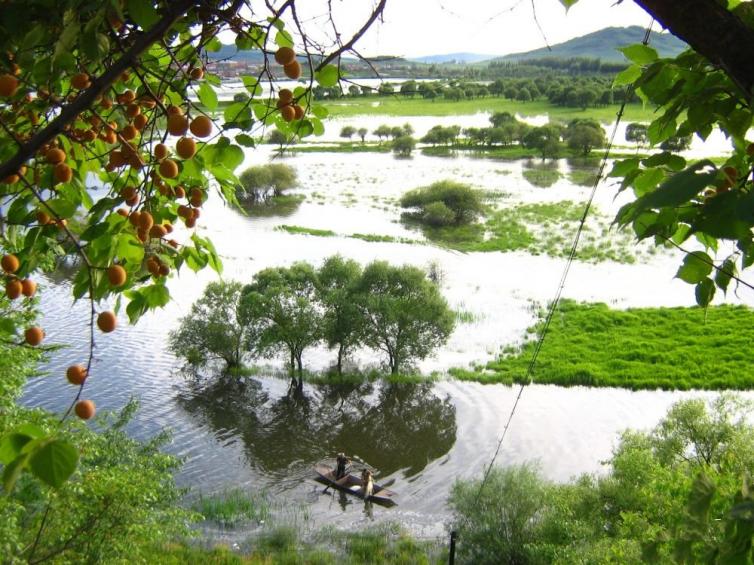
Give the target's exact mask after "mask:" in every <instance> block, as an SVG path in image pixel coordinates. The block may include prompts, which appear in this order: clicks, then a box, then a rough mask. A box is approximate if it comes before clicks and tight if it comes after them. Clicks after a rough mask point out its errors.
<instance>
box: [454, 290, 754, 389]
mask: <svg viewBox="0 0 754 565" xmlns="http://www.w3.org/2000/svg"><path fill="white" fill-rule="evenodd" d="M543 314H544V313H541V315H540V321H539V322H538V323H537V325H536V326H535V327H533V328H531V329H530V334H529V336H528V338H529V339H528V340H527V341H525V342H524V343H523V345H522V346H520V347H518V348H508V349H507V350H506V351H504V352H503V354H502V355H501V356H500V358H498V359H497V360H495V361H492V362H490V363H488V364H487V365H484V366H479V367H475V368H474V369H471V370H469V369H454V370H452V371H451V374H452V375H453V376H454V377H456V378H458V379H466V380H478V381H482V382H502V383H514V382H522V381H523V380H524V379H525V376H526V369H527V366H528V364H529V362H530V360H531V356H532V352H533V350H534V347H535V338H536V337H537V335H538V334H539V332H541V331H542V328H543V322H542V316H543ZM752 343H754V310H752V309H750V308H747V307H744V306H729V305H723V306H714V307H710V308H709V309H708V311H707V313H706V315H705V312H704V310H702V309H700V308H631V309H628V310H612V309H610V308H609V307H608V306H607V305H605V304H581V303H576V302H574V301H569V300H566V301H563V302H562V303H561V304H560V307H559V309H558V311H557V312H556V314H555V316H554V318H553V320H552V324H551V326H550V329H549V331H548V333H547V336H546V339H545V341H544V345H543V347H542V350H541V352H540V354H539V358H538V360H537V364H536V369H535V372H534V381H535V382H538V383H547V384H556V385H560V386H575V385H584V386H594V387H603V386H614V387H622V388H630V389H657V388H660V389H681V390H688V389H715V390H717V389H742V390H745V389H751V388H754V370H752V365H751V355H750V352H751V344H752Z"/></svg>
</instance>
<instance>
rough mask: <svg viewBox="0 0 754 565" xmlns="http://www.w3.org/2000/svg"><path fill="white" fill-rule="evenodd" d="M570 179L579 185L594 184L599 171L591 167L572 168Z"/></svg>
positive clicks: (569, 174)
mask: <svg viewBox="0 0 754 565" xmlns="http://www.w3.org/2000/svg"><path fill="white" fill-rule="evenodd" d="M568 180H569V181H571V182H572V183H573V184H577V185H579V186H593V185H594V181H595V180H597V171H596V170H593V169H592V170H590V169H571V171H570V172H569V173H568Z"/></svg>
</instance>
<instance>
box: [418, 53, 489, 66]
mask: <svg viewBox="0 0 754 565" xmlns="http://www.w3.org/2000/svg"><path fill="white" fill-rule="evenodd" d="M495 57H497V55H482V54H480V53H446V54H444V55H426V56H424V57H410V58H409V59H408V60H409V61H411V62H414V63H427V64H429V65H432V64H442V63H479V62H480V61H487V60H489V59H494V58H495Z"/></svg>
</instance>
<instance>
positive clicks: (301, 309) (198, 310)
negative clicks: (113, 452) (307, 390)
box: [170, 255, 455, 386]
mask: <svg viewBox="0 0 754 565" xmlns="http://www.w3.org/2000/svg"><path fill="white" fill-rule="evenodd" d="M454 323H455V322H454V317H453V314H452V312H451V310H450V308H449V307H448V303H447V302H446V300H445V299H444V298H443V297H442V295H441V294H440V291H439V289H438V287H437V285H436V284H434V283H433V282H432V281H430V280H429V279H428V278H427V275H426V273H425V272H424V271H422V270H421V269H419V268H416V267H412V266H408V265H403V266H400V267H397V266H391V265H389V264H388V263H386V262H384V261H375V262H373V263H370V264H369V265H367V266H366V267H365V268H363V269H362V267H361V266H360V265H359V263H357V262H356V261H353V260H348V259H344V258H342V257H340V256H338V255H336V256H333V257H330V258H328V259H327V260H325V262H324V263H323V264H322V266H321V267H320V268H319V269H315V268H314V267H313V266H312V265H310V264H309V263H304V262H300V263H295V264H294V265H292V266H291V267H274V268H268V269H264V270H262V271H260V272H259V273H257V274H256V275H255V276H254V280H253V281H252V282H251V283H250V284H248V285H245V286H244V285H242V284H241V283H239V282H232V281H228V282H214V283H210V284H209V285H208V286H207V288H206V289H205V292H204V295H203V296H202V297H201V298H200V299H199V300H198V301H197V302H196V303H195V304H194V305H193V306H192V308H191V312H190V313H189V314H188V315H187V316H186V317H184V318H182V319H181V321H180V324H179V327H178V329H177V330H175V331H174V332H172V333H171V335H170V347H171V349H172V351H174V352H175V354H176V355H178V356H180V357H182V358H184V359H185V360H186V361H187V362H188V363H189V364H190V365H192V366H194V367H202V366H205V365H207V364H210V363H212V362H214V361H222V362H223V363H224V365H225V367H226V368H235V367H239V366H240V365H242V363H243V361H244V359H245V358H246V357H247V356H251V357H259V358H261V357H269V356H272V355H277V354H283V355H285V358H286V360H287V362H288V365H289V368H290V371H291V377H292V379H293V380H294V382H297V384H298V385H299V386H300V385H301V375H302V372H303V354H304V351H305V350H306V349H308V348H310V347H313V346H315V345H317V344H319V343H324V344H326V345H327V346H328V347H330V348H333V349H335V350H336V351H337V359H336V362H335V370H336V371H337V372H338V373H339V374H340V373H341V372H342V370H343V363H344V361H345V360H346V359H347V358H348V356H349V354H350V353H351V352H353V351H354V350H355V349H357V348H358V347H369V348H372V349H375V350H378V351H381V352H382V353H384V354H385V355H386V357H387V365H388V368H389V369H390V372H391V373H392V374H396V373H398V371H399V370H401V369H404V368H406V367H407V366H409V365H410V364H411V363H412V362H414V361H416V360H419V359H424V358H425V357H427V356H428V355H430V354H431V353H432V352H433V351H434V350H435V348H437V347H439V346H440V345H442V344H444V343H445V342H446V341H447V339H448V338H449V336H450V334H451V332H452V331H453V327H454ZM296 372H297V373H298V376H299V379H298V381H296V378H295V373H296Z"/></svg>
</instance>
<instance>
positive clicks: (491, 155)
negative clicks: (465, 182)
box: [421, 144, 540, 161]
mask: <svg viewBox="0 0 754 565" xmlns="http://www.w3.org/2000/svg"><path fill="white" fill-rule="evenodd" d="M421 153H422V155H427V156H429V157H455V156H456V155H459V154H461V153H462V154H463V155H464V156H467V157H478V158H481V159H506V160H510V161H516V160H518V159H538V158H540V154H539V152H538V151H537V150H536V149H527V148H526V147H521V146H520V145H510V146H508V147H501V146H493V147H489V146H487V145H465V144H459V145H434V146H431V147H424V148H422V150H421Z"/></svg>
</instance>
